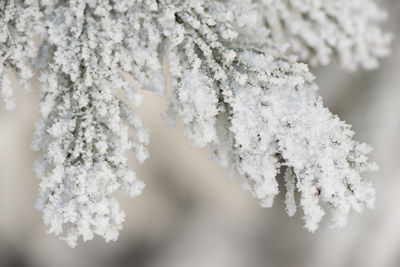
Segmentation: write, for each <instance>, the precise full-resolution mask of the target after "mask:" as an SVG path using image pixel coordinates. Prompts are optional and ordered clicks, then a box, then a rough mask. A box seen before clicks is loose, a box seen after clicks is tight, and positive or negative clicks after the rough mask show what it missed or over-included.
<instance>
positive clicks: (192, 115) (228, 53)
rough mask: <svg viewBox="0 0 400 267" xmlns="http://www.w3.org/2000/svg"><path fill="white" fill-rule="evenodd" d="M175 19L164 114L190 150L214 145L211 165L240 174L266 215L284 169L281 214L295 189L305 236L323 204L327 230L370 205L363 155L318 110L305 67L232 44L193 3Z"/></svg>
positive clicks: (263, 48)
mask: <svg viewBox="0 0 400 267" xmlns="http://www.w3.org/2000/svg"><path fill="white" fill-rule="evenodd" d="M175 14H176V17H177V20H176V23H177V24H178V25H180V27H181V31H183V36H185V38H184V39H183V40H182V42H181V43H180V44H178V45H176V46H175V47H173V48H172V49H171V52H170V53H169V56H170V58H169V59H168V60H169V62H170V69H171V73H172V77H173V78H174V85H175V87H176V90H175V93H174V100H173V101H172V106H171V110H170V114H177V115H178V117H180V118H181V119H182V121H183V122H184V123H185V125H186V134H187V135H188V136H189V137H190V138H191V139H193V141H194V143H195V144H196V145H204V144H206V143H207V142H210V143H212V148H213V153H214V156H215V158H216V159H217V160H218V161H219V162H220V163H221V164H222V165H225V166H228V167H229V168H230V169H231V170H233V171H235V172H238V173H239V174H240V176H241V177H242V184H243V186H244V188H245V189H246V190H249V191H250V192H251V193H252V194H253V195H254V196H255V197H257V198H258V199H260V203H261V205H262V206H265V207H270V206H271V205H272V203H273V199H274V197H275V195H277V194H278V183H277V181H276V176H277V175H278V173H279V172H280V170H281V167H282V166H285V167H286V168H287V175H286V176H287V184H286V186H287V191H288V197H287V198H288V201H287V205H288V210H289V211H290V212H289V213H290V215H292V214H293V211H294V210H295V208H294V207H293V205H295V204H294V197H293V196H291V194H293V187H296V188H297V190H298V191H299V192H300V196H301V197H300V204H301V206H302V207H303V209H304V214H305V215H304V219H305V223H306V228H307V229H308V230H310V231H314V230H315V229H316V228H317V227H318V223H319V222H320V220H321V218H322V216H323V215H324V211H323V209H322V208H321V206H320V205H321V203H328V204H329V205H330V206H331V207H332V212H333V215H334V216H333V220H334V225H335V226H343V225H344V224H345V223H346V220H347V216H348V213H349V211H350V209H355V210H357V211H360V210H361V209H362V207H363V206H364V205H365V204H366V205H368V206H372V204H373V199H374V190H373V188H372V187H371V185H370V183H369V182H366V181H364V180H363V179H362V178H361V177H360V173H361V172H364V171H367V170H372V169H374V168H375V167H374V165H373V164H369V163H368V162H367V158H366V156H365V154H366V153H368V152H369V148H368V147H367V146H366V145H364V144H359V143H357V142H355V141H353V140H352V137H353V134H354V133H353V132H352V131H351V130H350V127H349V126H348V125H347V124H345V123H344V122H342V121H340V120H339V119H338V118H337V116H334V115H332V114H331V113H330V112H329V111H328V110H327V109H326V108H324V107H323V106H322V102H321V99H320V97H319V96H318V95H317V94H316V93H315V91H316V89H317V87H316V85H315V84H314V83H313V79H314V78H313V76H312V75H311V74H310V73H309V71H308V68H307V66H306V65H304V64H301V63H297V62H296V61H295V58H294V57H290V56H289V57H288V56H286V53H285V51H281V50H279V49H277V48H276V47H274V46H273V45H272V44H271V43H269V42H268V41H266V42H265V43H262V44H259V43H255V44H251V43H244V42H236V41H235V40H232V39H234V38H235V37H236V33H235V32H234V31H233V30H232V29H231V28H229V24H228V25H227V24H225V23H220V22H218V21H215V20H213V18H212V17H210V16H209V15H208V14H207V13H206V12H205V10H204V9H202V7H199V6H197V5H192V6H189V7H183V8H182V10H179V9H178V10H177V11H176V13H175ZM175 28H178V27H175ZM290 173H291V174H292V175H289V174H290ZM290 181H291V182H290Z"/></svg>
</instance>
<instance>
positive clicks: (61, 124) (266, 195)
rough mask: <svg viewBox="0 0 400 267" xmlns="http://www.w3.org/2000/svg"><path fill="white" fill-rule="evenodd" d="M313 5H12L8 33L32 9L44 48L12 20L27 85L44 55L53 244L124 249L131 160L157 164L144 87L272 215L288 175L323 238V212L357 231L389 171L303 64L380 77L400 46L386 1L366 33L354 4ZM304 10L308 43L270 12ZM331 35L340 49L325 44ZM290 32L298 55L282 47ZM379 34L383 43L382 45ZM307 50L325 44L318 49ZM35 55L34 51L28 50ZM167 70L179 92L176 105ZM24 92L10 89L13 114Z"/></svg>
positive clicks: (39, 166)
mask: <svg viewBox="0 0 400 267" xmlns="http://www.w3.org/2000/svg"><path fill="white" fill-rule="evenodd" d="M303 2H304V3H303ZM303 2H302V1H294V0H292V1H289V0H287V1H266V0H265V1H259V2H257V1H256V2H254V3H251V2H241V1H236V0H232V1H201V0H158V1H156V0H136V1H132V0H118V1H117V0H86V1H83V0H75V1H58V0H46V1H40V2H37V1H33V0H32V1H2V2H1V3H4V4H3V6H8V5H10V6H12V7H14V9H10V10H11V11H10V10H8V11H7V9H4V11H2V12H3V13H2V17H1V22H2V23H3V20H4V21H12V19H14V20H16V19H15V17H13V14H14V13H13V12H14V11H12V10H19V12H20V13H21V14H27V15H25V16H18V19H21V20H22V21H21V22H19V23H21V25H25V27H28V26H27V25H32V26H29V27H32V28H30V29H32V30H34V32H35V33H36V34H37V35H38V37H39V39H40V40H41V42H40V52H39V53H38V55H37V57H35V53H34V51H36V50H35V49H34V48H33V46H34V43H33V37H34V34H33V33H31V31H29V33H28V30H27V29H24V28H23V27H22V26H21V27H16V28H17V29H19V28H21V29H23V30H22V31H18V30H17V31H16V30H15V29H14V27H13V25H14V24H16V25H18V23H14V22H8V24H7V27H5V29H6V30H7V29H8V32H9V33H7V35H5V36H6V37H5V41H4V42H3V46H2V54H1V55H3V54H10V55H12V56H11V57H10V56H8V57H5V61H4V62H6V63H7V64H3V65H5V66H6V67H8V68H9V69H14V70H15V71H16V72H17V74H18V75H19V76H20V77H21V78H23V79H25V80H27V79H29V78H30V77H31V76H32V72H29V75H25V74H24V75H22V74H21V73H25V71H23V70H25V69H24V68H25V67H26V66H28V64H24V63H21V62H25V61H27V60H28V59H29V58H33V57H35V59H34V61H33V62H34V64H35V66H36V67H38V68H39V69H40V77H39V85H40V105H39V108H40V111H41V114H42V118H41V120H40V121H39V122H38V123H37V124H36V133H35V136H34V140H33V144H32V147H33V149H35V150H41V151H43V154H42V156H41V157H40V158H39V159H38V160H37V162H36V173H37V176H38V177H39V178H40V180H41V182H40V189H39V199H38V202H37V207H38V209H40V210H41V211H42V212H43V219H44V222H45V224H46V225H48V227H49V232H51V233H55V234H57V235H63V239H65V240H66V241H67V242H68V244H69V245H71V246H75V245H76V242H77V240H78V239H79V238H80V237H81V238H82V239H83V240H85V241H86V240H90V239H92V238H93V236H94V234H97V235H100V236H103V237H104V238H105V239H106V240H107V241H108V240H115V239H116V238H117V237H118V231H119V230H120V229H121V227H122V222H123V220H124V213H123V211H121V209H120V207H119V205H118V202H117V201H116V200H115V199H114V198H113V196H112V194H113V192H115V191H116V190H122V191H123V192H125V193H127V194H128V195H130V196H132V197H133V196H136V195H138V194H140V193H141V191H142V189H143V188H144V184H143V183H142V182H141V181H140V180H138V179H137V178H136V176H135V173H134V172H133V171H132V170H130V169H129V167H128V166H127V158H126V155H125V152H126V151H128V150H131V151H133V152H134V153H135V155H136V158H137V159H138V161H139V162H143V161H144V160H145V159H146V158H147V151H146V149H145V147H144V146H145V145H146V144H147V143H148V133H147V131H146V130H145V129H144V128H143V127H142V124H141V121H140V119H139V118H138V117H137V115H136V114H135V113H134V111H133V110H132V108H131V105H130V104H129V103H131V104H132V105H133V106H137V105H138V104H140V99H141V96H140V94H139V91H138V89H139V88H138V86H140V87H141V88H143V89H146V90H151V91H153V92H155V93H157V94H159V95H162V96H165V95H167V97H168V98H169V100H170V106H169V109H168V112H167V114H168V116H167V117H168V119H169V122H170V123H174V122H175V120H176V119H179V120H181V121H182V122H183V124H184V131H185V135H186V136H188V138H189V139H190V140H191V141H192V142H193V144H194V145H197V146H205V145H208V144H209V145H210V147H211V150H212V155H213V158H214V159H215V160H216V161H217V162H218V163H220V164H221V165H223V166H225V167H227V168H228V169H229V170H230V173H231V174H234V173H238V174H239V175H240V176H241V180H242V185H243V187H244V189H245V190H248V191H250V192H251V194H252V195H254V197H256V198H257V199H259V201H260V204H261V205H262V206H263V207H270V206H271V205H272V204H273V200H274V197H275V196H276V195H277V194H278V193H279V190H278V182H277V180H276V177H277V175H278V174H279V173H280V172H284V186H285V187H286V205H287V208H286V209H287V212H288V214H289V215H290V216H292V215H293V214H294V213H295V212H296V199H297V198H298V197H296V196H295V194H296V191H297V192H298V194H299V202H300V206H301V207H302V208H303V211H304V220H305V227H306V228H307V229H308V230H309V231H314V230H316V229H317V228H318V225H319V222H320V221H321V219H322V217H323V215H324V213H325V212H324V209H323V208H322V207H321V206H322V205H324V206H330V209H331V211H332V215H333V216H332V218H333V225H334V226H336V227H341V226H344V225H345V224H346V221H347V218H348V214H349V212H350V210H351V209H354V210H356V211H361V210H362V208H363V207H364V206H368V207H371V206H373V203H374V194H375V193H374V189H373V188H372V186H371V184H370V183H369V182H368V181H365V180H364V179H363V178H361V176H360V175H361V173H363V172H365V171H370V170H374V169H375V168H376V167H375V165H374V164H370V163H369V162H368V160H367V157H366V154H367V153H368V152H369V151H370V149H369V147H368V146H367V145H365V144H360V143H357V142H356V141H353V140H352V137H353V135H354V133H353V132H352V131H351V130H350V126H349V125H347V124H346V123H344V122H343V121H341V120H340V119H339V118H338V117H337V116H335V115H333V114H331V113H330V112H329V111H328V110H327V109H326V108H324V107H323V105H322V101H321V98H320V97H319V96H318V95H317V94H316V90H317V86H316V85H315V84H314V77H313V75H312V74H311V73H310V72H309V70H308V67H307V65H305V64H303V63H299V62H297V57H296V56H294V55H292V54H293V53H295V54H298V55H300V57H301V58H302V59H304V60H307V61H310V62H314V63H327V62H328V61H329V57H330V55H331V54H333V53H337V56H338V57H339V59H340V61H341V62H342V63H343V64H345V65H346V67H349V68H352V66H357V65H358V64H361V65H363V66H364V67H371V66H372V65H375V64H373V63H372V62H376V58H377V57H380V56H382V55H384V54H385V53H386V50H387V47H386V46H387V42H388V40H389V37H387V36H386V35H385V34H383V33H381V31H380V30H379V28H377V26H376V25H375V24H374V23H375V21H376V18H378V17H379V16H378V15H376V14H378V13H376V14H375V13H374V12H372V11H375V6H374V5H373V4H372V2H369V1H367V2H368V3H370V4H367V5H365V6H360V7H359V8H360V10H359V12H360V13H359V14H360V15H359V14H357V15H359V16H360V18H361V20H357V25H355V24H354V23H355V22H354V21H353V18H351V17H350V16H348V15H349V14H350V13H351V12H353V8H354V6H353V5H347V4H343V5H342V6H341V8H342V9H344V11H345V12H341V11H343V10H341V11H340V12H339V11H338V10H336V9H335V8H334V7H336V6H335V5H332V4H330V2H322V1H303ZM336 2H341V1H336ZM352 2H354V3H357V4H358V5H359V1H352ZM292 3H297V5H298V6H301V8H302V9H301V10H303V11H304V12H306V14H308V13H309V14H311V15H304V16H303V15H300V17H301V18H302V19H304V21H302V23H303V24H304V27H302V28H301V30H304V31H305V32H307V33H305V34H303V33H301V34H300V35H298V34H297V32H289V31H287V30H284V29H283V26H288V25H286V24H288V23H291V22H290V20H287V21H285V25H283V24H282V25H280V26H279V27H278V28H279V29H278V28H277V27H275V26H276V24H273V23H271V22H268V23H266V22H265V18H266V17H267V18H269V16H268V15H266V14H267V13H263V12H264V11H265V12H272V13H274V14H275V15H276V16H293V21H294V22H293V23H297V22H296V18H298V14H297V13H296V12H300V11H299V10H297V11H296V9H295V8H294V6H293V5H292ZM313 3H314V4H313ZM297 5H296V7H297ZM260 9H261V10H262V12H261V13H259V12H258V11H259V10H260ZM327 10H328V11H327ZM325 11H326V12H325ZM285 12H286V13H285ZM291 12H292V13H293V14H292V13H291ZM307 12H308V13H307ZM324 12H325V13H324ZM331 12H333V14H331ZM335 12H339V13H340V16H339V13H335ZM290 14H292V15H290ZM300 14H303V13H301V12H300ZM321 14H322V15H321ZM327 14H328V15H327ZM335 14H337V15H338V17H337V18H336V19H332V17H334V16H335ZM346 16H347V17H346ZM8 17H10V18H11V19H10V18H8ZM314 17H318V18H320V17H322V18H323V19H321V20H314ZM6 18H7V19H6ZM285 18H288V17H285ZM311 18H313V19H311ZM342 19H343V20H345V21H342ZM354 20H356V19H355V18H354ZM17 21H18V20H17ZM278 21H281V22H282V19H278ZM37 22H38V23H37ZM328 22H329V23H328ZM334 22H335V23H336V22H337V23H336V24H335V23H334ZM282 23H283V22H282ZM326 23H327V25H331V26H330V27H331V28H329V29H332V31H333V32H334V33H335V34H334V36H333V34H332V35H330V36H328V37H331V36H333V37H332V38H334V40H333V41H332V40H331V39H330V38H328V37H326V36H324V35H322V36H319V37H320V38H322V39H321V40H319V39H318V38H317V39H316V38H314V37H315V35H316V34H317V32H318V31H320V30H321V29H322V28H324V27H325V26H324V24H326ZM2 25H3V24H2ZM344 25H351V26H349V28H350V29H351V30H349V31H347V28H346V27H344ZM270 26H273V29H272V27H270ZM335 26H336V27H335ZM293 27H294V26H293ZM366 28H369V29H370V31H369V30H368V31H367V30H366ZM10 29H11V30H10ZM277 29H278V30H277ZM276 31H281V35H282V38H284V39H283V42H285V43H286V42H288V43H289V44H290V45H291V46H290V49H287V46H286V45H281V41H280V40H279V41H277V40H276V38H275V35H276ZM310 32H314V35H312V34H310ZM271 33H272V34H271ZM371 33H374V34H375V35H371ZM27 34H30V35H27ZM313 36H314V37H313ZM377 36H380V37H382V39H381V42H380V43H379V42H378V41H376V43H373V42H371V40H375V39H374V38H376V37H377ZM324 38H325V39H324ZM335 38H336V39H335ZM368 38H372V39H368ZM14 39H15V40H19V41H18V43H20V44H21V45H20V47H21V48H20V49H19V50H15V49H16V48H15V47H18V46H15V45H14V43H12V42H11V40H14ZM295 39H296V40H298V41H294V40H295ZM343 39H345V40H347V43H348V42H351V43H352V45H348V44H347V43H346V41H343ZM2 40H3V39H2ZM299 40H301V41H299ZM303 41H310V42H311V43H312V44H315V42H317V43H318V44H316V46H313V48H312V49H309V45H308V44H306V43H304V42H303ZM343 42H344V43H346V44H343ZM26 47H30V48H31V47H32V49H30V50H29V51H27V52H25V49H26ZM328 48H329V49H330V50H329V51H328ZM3 50H4V51H3ZM306 50H307V51H309V53H308V54H307V53H305V52H304V51H306ZM28 52H29V53H28ZM164 59H166V61H165V63H167V65H168V70H169V75H170V76H171V80H172V85H173V88H174V89H173V92H172V94H170V95H168V93H167V91H166V90H165V80H166V79H165V77H164V76H165V74H164V71H163V68H162V66H163V60H164ZM347 61H349V62H347ZM2 73H4V70H3V72H2ZM127 75H131V76H132V77H133V78H134V79H135V80H136V81H137V83H134V84H133V83H130V82H128V81H127V80H126V79H125V78H126V76H127ZM2 77H5V76H4V75H3V76H2ZM3 80H4V78H3ZM119 89H121V90H120V91H121V93H122V92H123V93H124V95H125V96H126V99H127V100H128V101H124V100H122V99H121V96H123V94H121V93H119V91H118V90H119ZM11 92H12V91H11V87H10V86H7V84H5V85H4V82H3V85H2V94H3V96H4V98H5V100H6V103H11V102H10V101H11V100H10V99H12V94H11ZM8 105H11V104H8ZM130 129H131V130H130Z"/></svg>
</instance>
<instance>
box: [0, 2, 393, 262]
mask: <svg viewBox="0 0 400 267" xmlns="http://www.w3.org/2000/svg"><path fill="white" fill-rule="evenodd" d="M377 2H380V3H379V4H380V5H381V6H384V7H386V8H387V10H388V13H389V17H390V19H389V21H388V22H387V24H386V26H385V27H386V29H387V30H390V31H392V32H393V33H394V34H395V35H397V36H395V37H396V39H395V40H394V42H393V46H392V50H393V51H392V55H391V56H390V57H388V58H386V59H384V60H382V61H381V67H380V68H379V69H377V70H375V71H370V72H365V71H358V72H355V73H344V72H343V71H341V70H340V69H339V68H338V67H337V66H330V67H324V68H318V69H314V70H313V72H314V73H315V74H316V77H317V82H318V84H319V86H320V94H321V95H322V96H323V97H324V100H325V105H326V106H328V107H329V108H330V110H331V111H332V112H333V113H336V114H339V116H340V117H341V118H342V119H344V120H345V121H347V122H348V123H350V124H352V125H353V129H354V130H355V132H356V133H357V135H356V137H355V138H356V139H357V140H359V141H362V142H366V143H368V144H370V145H372V146H373V147H374V151H373V152H372V154H371V160H373V161H376V162H377V163H378V164H379V165H380V171H379V172H378V173H372V174H369V176H368V178H371V179H372V180H373V182H374V184H375V187H376V190H377V202H376V209H375V210H372V211H371V210H367V211H365V212H364V213H363V214H361V215H359V214H352V216H351V218H350V220H349V224H348V226H347V227H345V228H344V229H343V230H339V231H338V230H330V229H329V228H327V227H326V225H327V224H329V219H328V218H327V219H325V221H324V223H323V224H322V225H321V227H320V229H319V230H318V231H316V233H314V234H310V233H308V232H307V231H306V230H305V229H303V221H302V219H301V212H298V214H297V215H296V216H295V217H294V218H289V217H288V216H287V215H286V213H285V211H284V204H283V198H282V195H280V196H279V197H278V198H277V199H276V201H275V204H274V206H273V208H270V209H263V208H261V207H260V206H259V205H258V204H257V201H256V200H255V199H254V198H253V197H251V196H250V195H249V193H246V192H244V191H243V190H242V189H241V186H240V184H239V181H238V179H237V178H235V179H229V178H228V175H227V172H226V170H224V169H222V168H220V167H219V166H217V165H215V164H214V163H213V162H212V161H211V160H210V159H209V157H210V155H209V151H208V150H207V149H206V148H205V149H199V148H194V147H191V146H190V144H189V143H188V141H187V139H186V138H185V137H184V136H183V134H182V131H181V129H180V128H167V127H166V126H165V122H164V121H163V120H162V118H161V115H162V114H163V113H164V111H165V110H166V106H167V103H166V101H165V100H164V99H160V98H159V97H157V96H153V95H151V94H148V93H146V92H145V93H144V96H145V101H144V103H143V105H142V106H141V107H140V108H139V110H138V112H139V114H140V116H141V118H142V119H143V122H144V125H145V126H146V127H147V128H149V129H150V130H151V142H150V145H149V150H150V155H151V157H150V159H149V160H147V161H146V162H145V163H144V164H143V165H140V166H136V163H135V162H133V161H132V166H133V168H134V170H135V171H136V172H137V174H138V176H139V177H140V178H141V179H142V180H143V181H145V183H146V185H147V187H146V189H145V191H144V192H143V194H142V195H141V196H139V197H137V198H134V199H130V198H128V197H126V196H124V195H118V196H117V197H118V199H119V200H120V203H121V206H122V208H123V209H124V210H125V212H126V221H125V223H124V229H123V230H122V231H121V232H120V237H119V240H118V241H117V242H111V243H106V242H105V241H104V240H103V239H100V238H95V240H93V241H91V242H87V243H80V244H79V246H78V247H77V248H75V249H71V248H69V247H68V246H67V245H66V243H65V242H63V241H60V240H59V239H58V237H56V236H54V235H48V234H46V229H45V227H44V225H43V223H42V218H41V213H40V212H38V211H37V210H35V208H34V203H35V201H36V193H37V187H38V180H37V179H36V178H35V175H34V172H33V163H34V160H35V159H36V158H37V157H38V154H37V153H34V152H32V151H31V150H30V141H31V136H32V134H33V129H34V127H33V125H34V122H35V121H36V120H37V119H38V118H39V113H38V111H37V104H36V103H37V102H36V100H37V91H35V90H34V91H32V92H30V93H27V92H25V91H23V90H21V89H17V90H16V96H17V110H15V111H12V112H6V111H4V109H3V108H2V107H1V108H0V267H12V266H15V267H25V266H29V267H31V266H32V267H64V266H74V267H103V266H104V267H109V266H112V267H120V266H121V267H122V266H124V267H125V266H126V267H128V266H129V267H132V266H140V267H161V266H162V267H169V266H173V267H180V266H191V267H197V266H199V267H200V266H207V267H225V266H229V267H236V266H237V267H314V266H318V267H320V266H324V267H339V266H344V267H353V266H354V267H359V266H362V267H392V266H393V267H398V266H400V207H399V204H400V40H399V39H398V38H397V37H398V33H400V16H399V14H400V1H399V0H382V1H377ZM327 217H328V216H327Z"/></svg>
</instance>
